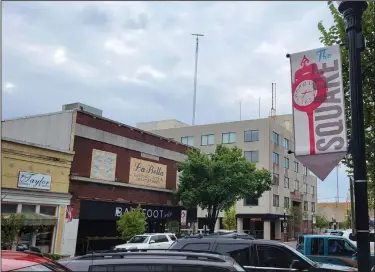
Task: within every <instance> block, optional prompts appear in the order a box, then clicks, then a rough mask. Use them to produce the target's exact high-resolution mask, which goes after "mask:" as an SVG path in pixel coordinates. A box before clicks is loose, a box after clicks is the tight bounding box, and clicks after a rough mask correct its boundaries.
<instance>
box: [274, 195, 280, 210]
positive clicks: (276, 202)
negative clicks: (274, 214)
mask: <svg viewBox="0 0 375 272" xmlns="http://www.w3.org/2000/svg"><path fill="white" fill-rule="evenodd" d="M279 204H280V203H279V196H278V195H273V206H274V207H279Z"/></svg>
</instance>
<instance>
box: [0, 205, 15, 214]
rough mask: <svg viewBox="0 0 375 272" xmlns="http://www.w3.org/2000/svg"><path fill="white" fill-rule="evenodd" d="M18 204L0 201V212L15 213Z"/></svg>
mask: <svg viewBox="0 0 375 272" xmlns="http://www.w3.org/2000/svg"><path fill="white" fill-rule="evenodd" d="M17 206H18V204H14V203H1V213H8V214H9V213H17Z"/></svg>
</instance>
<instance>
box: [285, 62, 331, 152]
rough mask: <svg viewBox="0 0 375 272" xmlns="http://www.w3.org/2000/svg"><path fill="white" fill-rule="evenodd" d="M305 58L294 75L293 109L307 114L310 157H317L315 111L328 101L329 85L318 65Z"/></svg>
mask: <svg viewBox="0 0 375 272" xmlns="http://www.w3.org/2000/svg"><path fill="white" fill-rule="evenodd" d="M309 62H310V61H309V59H308V58H306V56H303V59H302V61H301V66H302V67H301V68H300V69H298V70H297V71H296V72H295V73H294V82H293V84H292V95H293V107H294V108H295V109H297V110H298V111H301V112H306V114H307V118H308V120H309V138H310V139H309V142H310V155H315V131H314V111H315V110H316V109H317V108H318V107H319V106H320V105H321V104H322V103H323V102H324V101H325V100H326V99H327V90H328V88H327V83H326V79H325V77H324V76H323V74H324V72H322V71H319V68H318V65H317V64H316V63H312V64H308V63H309Z"/></svg>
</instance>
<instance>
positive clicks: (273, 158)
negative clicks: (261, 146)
mask: <svg viewBox="0 0 375 272" xmlns="http://www.w3.org/2000/svg"><path fill="white" fill-rule="evenodd" d="M272 160H273V164H277V165H279V154H277V153H276V152H273V154H272Z"/></svg>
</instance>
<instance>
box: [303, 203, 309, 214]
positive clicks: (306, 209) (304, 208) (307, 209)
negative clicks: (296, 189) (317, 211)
mask: <svg viewBox="0 0 375 272" xmlns="http://www.w3.org/2000/svg"><path fill="white" fill-rule="evenodd" d="M303 210H304V211H305V212H308V211H309V202H307V201H304V202H303Z"/></svg>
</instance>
